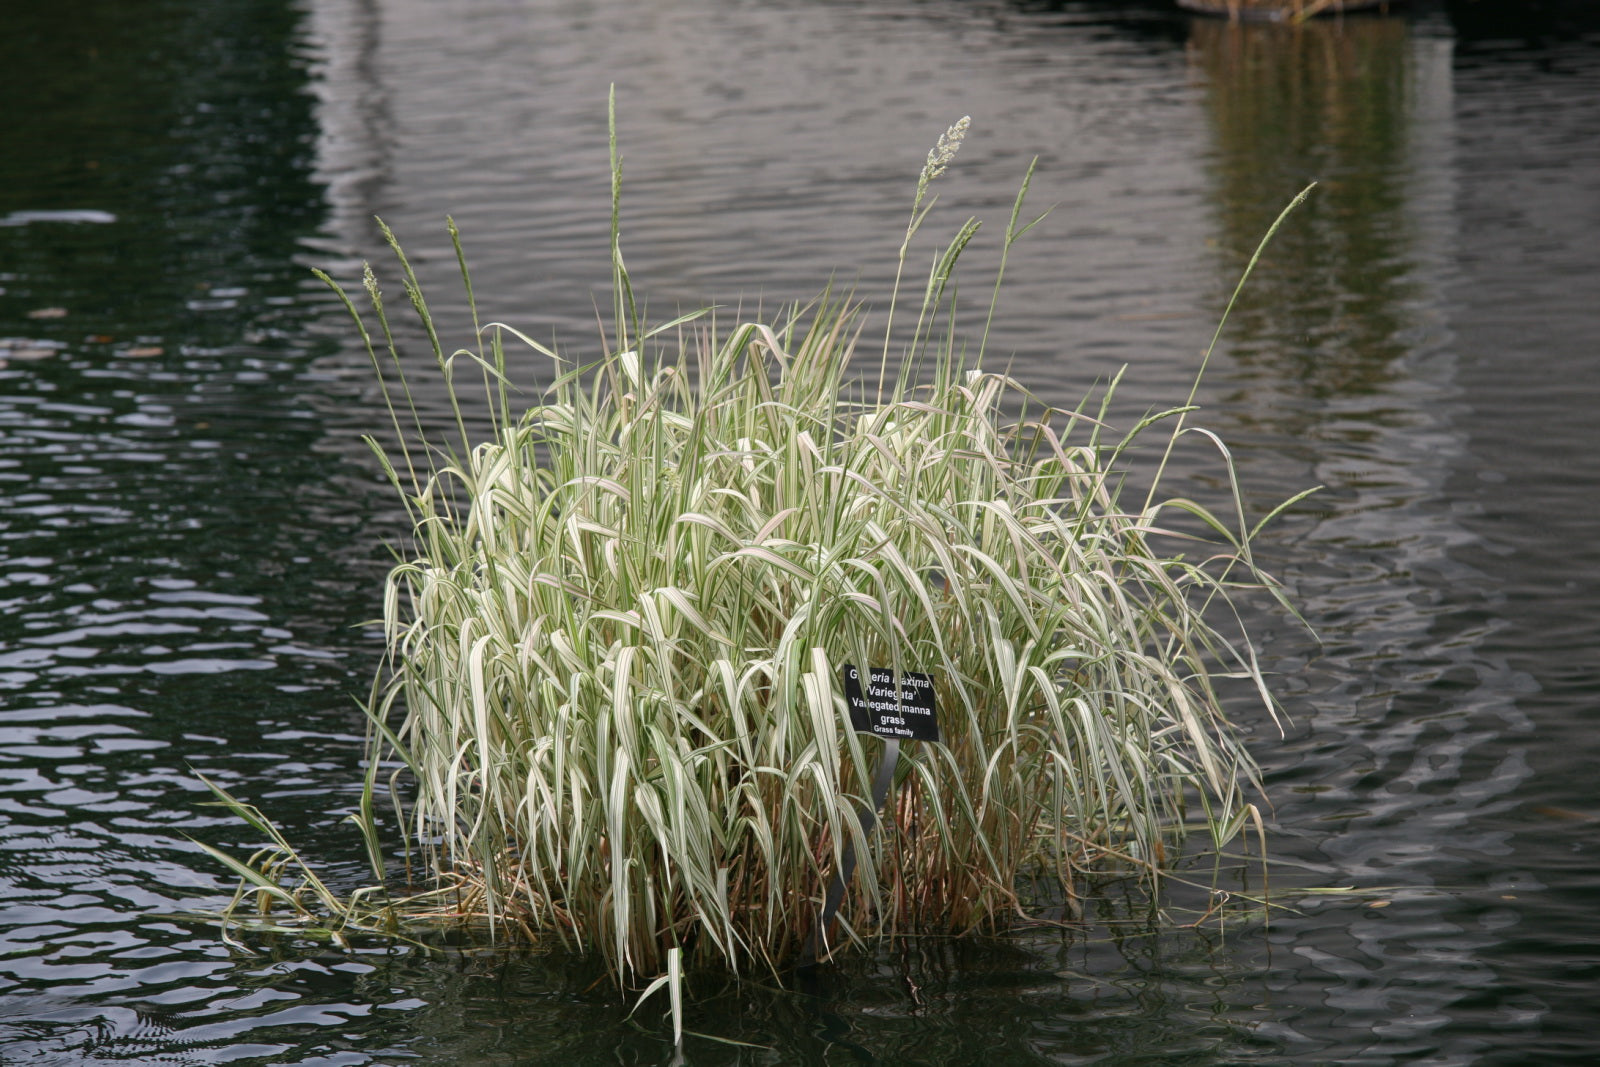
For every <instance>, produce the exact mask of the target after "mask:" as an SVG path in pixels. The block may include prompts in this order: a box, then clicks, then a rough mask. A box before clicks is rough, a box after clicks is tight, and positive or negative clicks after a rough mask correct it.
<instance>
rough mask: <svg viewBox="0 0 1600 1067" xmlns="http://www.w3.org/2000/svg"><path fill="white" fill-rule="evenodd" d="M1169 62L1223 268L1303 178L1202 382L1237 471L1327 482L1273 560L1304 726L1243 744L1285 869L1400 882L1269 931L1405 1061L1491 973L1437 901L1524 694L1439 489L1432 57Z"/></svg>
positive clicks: (1249, 39) (1221, 36)
mask: <svg viewBox="0 0 1600 1067" xmlns="http://www.w3.org/2000/svg"><path fill="white" fill-rule="evenodd" d="M1189 54H1190V57H1191V62H1192V64H1193V69H1194V71H1195V74H1196V77H1197V79H1199V81H1200V83H1201V85H1202V87H1203V96H1204V100H1205V103H1206V108H1207V114H1208V118H1209V120H1210V122H1211V124H1212V129H1213V135H1214V142H1215V148H1214V151H1213V154H1212V165H1211V171H1212V174H1213V177H1214V189H1215V196H1216V205H1217V207H1216V219H1217V245H1218V250H1219V254H1220V257H1221V258H1222V260H1223V262H1224V263H1225V264H1226V266H1227V268H1228V269H1227V270H1226V271H1224V272H1223V276H1227V275H1228V274H1234V275H1236V274H1237V272H1238V271H1239V270H1241V269H1242V268H1243V266H1244V264H1245V263H1246V262H1247V261H1248V259H1249V257H1250V255H1251V254H1252V252H1253V250H1254V248H1255V245H1256V242H1257V240H1258V239H1259V235H1260V234H1261V232H1262V231H1263V230H1264V229H1265V226H1266V224H1267V222H1268V221H1270V219H1271V217H1272V216H1273V214H1274V213H1275V212H1276V211H1277V209H1278V207H1279V206H1280V205H1281V204H1282V203H1283V202H1284V201H1285V200H1286V199H1287V196H1288V195H1289V193H1290V192H1292V191H1293V189H1294V188H1296V187H1297V186H1299V185H1302V184H1304V183H1305V181H1306V180H1308V179H1312V178H1315V179H1317V180H1318V181H1319V182H1320V184H1319V186H1318V188H1317V189H1316V190H1315V191H1314V192H1313V194H1312V196H1311V198H1310V199H1309V200H1308V201H1307V203H1306V204H1305V205H1304V206H1303V207H1302V208H1301V209H1300V210H1299V211H1298V212H1297V214H1296V215H1295V216H1294V217H1292V218H1291V219H1290V221H1289V222H1288V224H1287V225H1286V226H1285V228H1284V229H1283V230H1282V231H1281V232H1280V233H1279V235H1278V237H1277V239H1276V240H1275V242H1274V244H1273V246H1272V247H1271V248H1270V249H1269V250H1268V252H1267V254H1266V255H1265V256H1264V257H1263V260H1262V264H1261V268H1260V273H1258V274H1257V275H1256V276H1255V277H1254V278H1253V279H1252V283H1251V290H1250V292H1249V293H1248V295H1247V296H1246V298H1245V300H1244V301H1243V302H1242V304H1241V306H1240V307H1239V308H1238V309H1237V310H1236V312H1235V317H1234V319H1233V320H1232V321H1230V323H1229V348H1228V364H1227V367H1226V370H1225V372H1224V377H1225V379H1226V385H1225V386H1223V388H1224V390H1225V392H1226V395H1225V399H1224V401H1223V405H1224V408H1225V410H1226V411H1227V413H1228V415H1229V417H1230V418H1231V419H1234V420H1237V422H1238V425H1239V427H1240V432H1239V433H1238V434H1230V435H1229V437H1230V439H1231V440H1234V441H1236V442H1245V443H1247V444H1253V445H1255V446H1256V447H1254V448H1249V449H1248V451H1247V454H1246V456H1245V457H1244V464H1245V467H1246V469H1247V472H1249V473H1250V474H1253V476H1255V477H1262V476H1263V475H1265V476H1266V478H1267V480H1268V481H1269V482H1271V483H1273V484H1280V485H1281V484H1283V483H1284V481H1285V480H1286V479H1287V478H1289V477H1290V476H1291V473H1292V472H1293V471H1294V470H1295V469H1296V468H1299V469H1301V470H1303V471H1305V472H1306V473H1307V474H1309V475H1310V478H1308V479H1307V480H1313V479H1314V480H1315V481H1316V482H1320V483H1322V484H1324V485H1325V486H1326V487H1327V488H1326V489H1325V490H1324V492H1323V494H1322V495H1321V497H1320V498H1319V499H1318V500H1317V501H1315V502H1314V503H1313V504H1312V505H1311V507H1310V508H1309V509H1307V510H1306V511H1305V512H1303V513H1302V515H1301V516H1300V517H1299V518H1298V519H1297V520H1293V521H1291V522H1290V523H1289V524H1287V525H1286V526H1285V528H1284V529H1283V530H1282V531H1280V533H1279V534H1278V535H1277V537H1278V541H1277V542H1276V543H1275V544H1274V545H1273V546H1272V547H1271V548H1270V549H1269V551H1271V552H1272V553H1273V554H1275V555H1276V556H1277V557H1278V558H1279V560H1280V561H1281V569H1282V570H1283V571H1284V572H1285V574H1286V575H1287V576H1288V578H1289V580H1290V582H1291V584H1292V585H1293V586H1294V587H1295V590H1296V599H1297V600H1298V601H1299V602H1300V603H1301V604H1304V605H1305V606H1306V609H1307V614H1308V616H1309V617H1311V618H1312V619H1314V620H1315V621H1316V625H1317V627H1318V630H1319V631H1320V633H1321V636H1322V638H1323V641H1324V644H1323V645H1322V647H1321V648H1320V650H1315V651H1314V650H1312V649H1311V648H1310V647H1308V646H1307V645H1306V644H1305V643H1304V642H1301V641H1297V640H1296V639H1295V638H1293V637H1292V636H1289V635H1283V636H1281V637H1279V638H1278V639H1277V640H1275V641H1273V642H1272V643H1271V645H1270V646H1269V647H1270V650H1271V652H1272V653H1273V654H1275V655H1277V656H1280V657H1282V659H1281V660H1280V662H1279V664H1278V666H1279V669H1281V670H1283V671H1284V673H1285V685H1286V687H1287V688H1288V689H1289V691H1290V692H1291V694H1293V699H1294V700H1295V701H1296V702H1297V707H1296V708H1295V710H1296V711H1297V712H1298V716H1299V724H1298V729H1297V730H1296V732H1295V733H1293V734H1291V736H1290V737H1289V738H1288V739H1287V741H1286V743H1285V744H1283V745H1282V746H1276V747H1274V746H1270V745H1269V746H1263V747H1264V749H1266V750H1267V751H1266V755H1265V757H1264V758H1265V759H1266V760H1267V762H1268V765H1269V781H1270V783H1271V785H1270V791H1271V792H1272V793H1273V795H1274V797H1275V800H1276V805H1277V816H1278V819H1279V823H1280V826H1281V827H1282V828H1283V831H1284V833H1285V835H1286V836H1287V838H1288V841H1289V846H1288V847H1289V851H1290V853H1291V854H1292V855H1294V856H1297V857H1303V858H1304V859H1305V860H1306V861H1307V863H1308V867H1307V869H1306V871H1304V872H1302V874H1301V877H1302V878H1304V877H1320V878H1323V879H1326V880H1327V881H1328V883H1329V884H1339V885H1357V886H1391V887H1397V889H1399V887H1410V888H1409V889H1400V890H1399V891H1400V894H1401V895H1400V896H1398V897H1393V898H1392V899H1391V898H1388V897H1386V898H1385V899H1384V900H1383V901H1381V902H1380V903H1383V904H1393V907H1392V908H1391V909H1389V910H1384V911H1381V912H1373V911H1371V910H1362V908H1361V907H1359V906H1358V905H1357V904H1355V903H1350V904H1346V905H1344V906H1342V907H1341V906H1338V905H1334V906H1333V907H1331V908H1330V907H1329V906H1327V905H1326V904H1323V905H1320V906H1318V907H1317V908H1316V912H1317V914H1316V917H1315V918H1314V919H1313V918H1311V917H1309V916H1308V917H1306V918H1304V919H1300V918H1291V919H1289V920H1288V921H1287V922H1285V923H1284V924H1283V925H1282V926H1281V927H1280V929H1279V932H1278V933H1277V935H1275V937H1276V940H1277V941H1278V942H1279V943H1280V944H1284V945H1286V946H1288V947H1289V948H1290V950H1291V951H1292V952H1293V953H1294V955H1295V956H1297V957H1298V959H1299V962H1298V964H1297V966H1296V967H1295V968H1294V974H1295V978H1294V979H1293V980H1294V981H1295V982H1297V983H1300V984H1301V986H1302V988H1304V987H1305V986H1306V985H1307V984H1311V985H1320V986H1321V988H1322V994H1321V996H1322V1002H1323V1004H1324V1005H1325V1006H1326V1007H1327V1008H1329V1009H1332V1010H1335V1011H1337V1012H1338V1013H1339V1014H1340V1015H1341V1016H1342V1017H1344V1018H1346V1019H1349V1020H1352V1021H1356V1020H1359V1025H1361V1026H1363V1027H1366V1026H1370V1027H1371V1028H1372V1029H1373V1031H1374V1034H1375V1037H1374V1041H1375V1043H1376V1044H1378V1045H1379V1046H1382V1047H1384V1048H1385V1049H1386V1050H1392V1053H1393V1054H1405V1050H1407V1049H1411V1050H1413V1052H1418V1053H1420V1051H1421V1050H1423V1049H1426V1048H1430V1047H1436V1046H1434V1044H1433V1043H1434V1041H1435V1038H1434V1037H1432V1036H1431V1035H1432V1032H1433V1031H1434V1030H1437V1029H1438V1028H1440V1027H1443V1026H1445V1025H1446V1024H1447V1022H1449V1020H1450V1019H1451V1017H1452V1013H1453V1012H1454V1011H1455V1010H1456V1008H1455V1007H1454V1005H1456V1004H1458V1003H1459V1002H1461V1001H1462V1000H1466V999H1470V998H1471V997H1472V996H1473V994H1472V993H1471V992H1469V991H1471V990H1480V991H1481V990H1485V989H1488V988H1490V987H1492V986H1493V985H1494V984H1495V981H1496V977H1495V975H1494V973H1493V972H1492V970H1490V969H1489V968H1488V967H1486V966H1485V965H1484V964H1483V963H1482V962H1481V961H1480V960H1479V959H1478V954H1479V953H1480V952H1481V951H1482V950H1483V949H1484V948H1486V947H1488V946H1489V945H1491V944H1493V942H1494V938H1493V937H1491V936H1487V935H1486V934H1485V932H1484V931H1483V930H1482V928H1481V926H1480V925H1479V924H1478V923H1477V922H1476V921H1475V919H1474V918H1472V916H1473V913H1474V911H1475V909H1476V908H1477V907H1478V906H1479V904H1478V903H1477V902H1474V903H1473V904H1471V905H1466V906H1462V905H1458V904H1453V902H1452V896H1453V894H1455V893H1458V892H1467V893H1469V894H1484V895H1485V896H1486V895H1487V894H1485V893H1484V889H1483V888H1480V887H1477V886H1473V888H1472V889H1471V890H1468V889H1466V887H1467V886H1472V885H1473V883H1474V882H1475V878H1474V874H1475V870H1476V867H1477V865H1478V864H1480V863H1482V862H1483V861H1484V860H1486V859H1488V858H1489V857H1495V856H1502V855H1504V854H1505V853H1506V852H1507V851H1508V842H1507V840H1506V838H1505V835H1504V834H1503V833H1500V832H1498V831H1495V830H1490V829H1482V828H1480V829H1477V830H1474V829H1473V827H1474V826H1475V825H1476V826H1479V827H1481V826H1482V823H1481V820H1483V819H1484V818H1485V817H1487V816H1492V815H1494V814H1496V813H1499V812H1503V811H1505V810H1506V809H1507V808H1508V807H1510V806H1511V804H1512V801H1511V800H1510V799H1509V798H1510V796H1511V795H1512V794H1513V793H1514V791H1515V790H1516V789H1517V788H1518V787H1519V785H1520V784H1521V783H1522V782H1523V781H1524V780H1525V779H1526V777H1527V775H1528V773H1529V769H1528V765H1527V762H1526V759H1525V756H1524V752H1523V746H1524V744H1525V741H1524V740H1523V739H1522V737H1521V736H1520V735H1521V734H1523V733H1525V732H1526V730H1527V729H1528V723H1527V720H1526V718H1525V716H1524V715H1522V713H1521V712H1520V711H1519V710H1518V709H1517V707H1516V705H1515V703H1514V699H1513V694H1515V693H1516V692H1517V691H1519V690H1524V691H1525V690H1526V689H1527V688H1528V687H1529V680H1528V679H1527V678H1526V676H1525V675H1520V674H1518V673H1517V672H1516V671H1514V670H1513V669H1512V668H1511V667H1510V666H1509V665H1508V664H1507V663H1506V661H1505V660H1504V658H1503V657H1501V656H1498V655H1496V654H1495V653H1493V652H1492V651H1490V650H1489V647H1488V645H1489V643H1490V638H1491V637H1492V635H1493V633H1494V632H1495V630H1496V629H1497V628H1498V627H1499V626H1500V625H1502V624H1501V623H1500V622H1498V621H1497V615H1498V606H1499V602H1500V600H1501V599H1502V597H1501V594H1500V593H1499V592H1498V590H1496V589H1495V587H1494V586H1493V584H1492V583H1491V582H1489V581H1488V580H1487V578H1486V576H1485V575H1484V574H1483V573H1482V572H1481V571H1479V570H1477V569H1476V568H1474V567H1473V566H1470V565H1468V564H1467V563H1464V562H1462V561H1461V559H1460V558H1459V552H1460V550H1462V549H1463V548H1465V547H1467V546H1469V545H1471V544H1472V543H1473V542H1474V541H1475V537H1474V535H1473V534H1472V533H1471V532H1470V531H1469V530H1468V529H1467V528H1466V527H1464V526H1463V525H1462V523H1461V522H1460V516H1459V515H1458V514H1457V512H1456V509H1455V508H1454V507H1453V506H1452V504H1451V501H1450V497H1449V493H1448V489H1447V487H1448V485H1449V483H1450V482H1451V480H1452V479H1453V477H1454V475H1455V472H1456V471H1457V470H1458V469H1459V468H1460V466H1461V465H1462V464H1463V463H1465V462H1466V433H1465V431H1464V430H1463V429H1462V427H1461V426H1460V425H1459V424H1458V417H1459V415H1460V412H1461V410H1462V405H1461V399H1460V398H1461V388H1460V386H1459V385H1458V384H1457V382H1456V380H1455V373H1456V354H1455V351H1454V341H1455V339H1454V337H1453V336H1452V335H1451V333H1450V332H1449V329H1448V324H1447V316H1446V313H1445V308H1446V306H1447V295H1446V288H1445V285H1446V281H1447V279H1448V277H1449V272H1450V266H1449V264H1450V262H1451V260H1452V257H1453V255H1454V246H1455V240H1456V233H1455V226H1456V221H1455V219H1456V215H1455V210H1454V208H1455V205H1454V202H1453V189H1452V177H1451V174H1452V167H1453V162H1454V160H1453V150H1452V147H1451V138H1452V130H1451V126H1450V115H1451V105H1452V100H1451V95H1450V92H1451V90H1450V86H1451V71H1450V66H1449V62H1450V57H1449V50H1448V44H1447V42H1445V41H1443V40H1441V39H1439V38H1436V37H1434V36H1432V35H1430V34H1429V33H1428V32H1427V29H1426V27H1425V26H1424V27H1422V28H1421V29H1419V28H1417V27H1415V26H1413V24H1410V23H1407V22H1405V21H1402V20H1399V19H1378V18H1374V19H1351V20H1349V21H1346V22H1339V23H1332V24H1325V25H1313V26H1304V27H1297V28H1295V27H1270V26H1237V25H1226V24H1220V23H1210V22H1196V23H1195V24H1194V26H1193V29H1192V36H1191V39H1190V45H1189ZM1226 295H1227V294H1226V292H1220V293H1219V296H1218V297H1217V300H1218V302H1219V306H1220V304H1221V303H1222V302H1224V301H1225V300H1226ZM1269 441H1270V442H1274V444H1272V445H1269V444H1268V442H1269ZM1296 839H1298V840H1296ZM1290 877H1291V879H1292V878H1293V877H1294V876H1292V875H1291V876H1290ZM1299 884H1305V882H1303V881H1302V882H1300V883H1299ZM1428 886H1442V887H1449V888H1448V891H1447V892H1445V893H1443V894H1437V893H1428V892H1426V891H1423V887H1428ZM1419 892H1420V893H1421V895H1420V896H1418V895H1416V894H1418V893H1419ZM1403 900H1408V902H1406V903H1402V901H1403ZM1423 916H1426V917H1427V919H1426V920H1423ZM1511 921H1515V920H1514V919H1512V920H1511ZM1330 923H1333V924H1335V925H1336V926H1337V928H1338V929H1337V931H1334V930H1330V929H1329V928H1328V925H1329V924H1330ZM1314 976H1315V977H1314ZM1285 977H1286V978H1287V975H1285ZM1527 1022H1528V1020H1527V1019H1524V1020H1523V1021H1522V1025H1526V1024H1527ZM1289 1025H1291V1026H1292V1025H1293V1024H1292V1023H1290V1024H1289ZM1470 1051H1471V1049H1470V1047H1466V1046H1463V1047H1457V1048H1452V1049H1450V1050H1449V1054H1450V1055H1456V1056H1459V1055H1466V1054H1470Z"/></svg>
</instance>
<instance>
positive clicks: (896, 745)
mask: <svg viewBox="0 0 1600 1067" xmlns="http://www.w3.org/2000/svg"><path fill="white" fill-rule="evenodd" d="M899 762H900V739H899V738H898V737H891V738H889V739H888V740H887V741H885V742H884V746H883V759H882V761H881V762H879V764H878V773H877V776H876V777H874V778H873V779H872V807H870V808H866V809H864V810H863V811H862V812H861V834H862V836H863V837H864V836H866V835H867V834H870V833H872V830H873V828H874V827H876V826H877V825H878V812H879V810H881V809H882V808H883V802H884V801H885V800H887V799H888V797H889V786H890V784H891V783H892V782H893V781H894V770H895V767H896V765H898V764H899ZM855 873H856V840H855V838H854V837H852V838H850V840H849V841H848V842H847V843H846V844H845V846H844V856H843V858H842V860H841V862H840V864H839V869H838V870H837V871H835V872H834V873H833V884H832V885H830V886H829V887H828V899H827V900H826V901H825V902H824V903H823V905H822V917H821V918H820V919H818V920H817V928H816V930H814V931H813V932H812V934H811V949H810V958H811V959H819V958H821V957H822V954H823V949H825V948H826V947H827V937H828V927H830V926H832V925H833V918H834V916H835V915H837V914H838V913H839V905H841V904H843V903H844V891H845V887H846V886H848V885H849V884H850V878H851V876H852V875H854V874H855Z"/></svg>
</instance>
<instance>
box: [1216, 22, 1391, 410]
mask: <svg viewBox="0 0 1600 1067" xmlns="http://www.w3.org/2000/svg"><path fill="white" fill-rule="evenodd" d="M1409 45H1410V41H1409V36H1408V33H1407V30H1406V24H1405V23H1404V22H1403V21H1401V20H1399V19H1378V18H1374V19H1352V20H1350V21H1348V22H1340V23H1335V24H1318V25H1307V26H1299V27H1287V26H1264V25H1250V26H1241V25H1230V24H1228V23H1222V22H1204V21H1199V20H1196V22H1195V23H1194V26H1193V31H1192V34H1191V36H1190V43H1189V55H1190V63H1191V66H1192V68H1193V69H1194V71H1195V72H1196V73H1197V75H1198V76H1199V77H1201V78H1202V79H1203V80H1204V82H1205V99H1206V102H1207V107H1208V110H1209V112H1210V115H1211V118H1212V125H1213V128H1214V129H1215V132H1216V152H1215V156H1214V158H1213V162H1212V169H1213V172H1214V173H1215V175H1216V189H1217V214H1218V228H1219V234H1218V239H1219V242H1220V244H1221V246H1222V250H1223V254H1224V255H1225V256H1226V257H1227V259H1228V262H1227V264H1226V265H1225V266H1224V268H1223V269H1222V270H1221V271H1219V276H1227V275H1229V274H1230V273H1234V272H1236V270H1237V267H1238V265H1239V264H1242V263H1244V262H1245V261H1246V260H1247V259H1248V258H1249V256H1250V254H1251V252H1252V251H1253V250H1254V249H1255V247H1256V239H1257V237H1258V236H1259V235H1260V233H1261V230H1262V228H1263V227H1264V226H1265V224H1266V223H1267V222H1268V221H1270V219H1271V218H1272V216H1273V214H1274V212H1276V210H1277V208H1278V206H1279V205H1281V204H1282V202H1283V199H1284V197H1285V195H1287V193H1286V191H1290V190H1293V189H1296V188H1299V187H1300V186H1302V185H1304V184H1305V182H1306V181H1307V179H1316V180H1318V181H1319V182H1320V186H1319V189H1318V192H1317V195H1316V196H1314V197H1312V198H1311V199H1310V200H1309V201H1307V203H1306V204H1305V205H1304V207H1303V208H1302V209H1301V212H1300V214H1299V216H1298V218H1297V220H1296V224H1295V226H1294V227H1292V228H1291V229H1290V230H1288V231H1285V232H1284V233H1283V234H1281V235H1279V238H1278V240H1277V241H1276V242H1275V244H1274V246H1273V248H1272V250H1271V252H1270V255H1271V262H1272V267H1273V269H1272V271H1270V272H1269V274H1270V277H1264V278H1262V279H1261V282H1260V284H1258V285H1255V286H1252V288H1251V290H1250V291H1249V292H1248V293H1246V294H1245V296H1244V298H1243V299H1241V301H1240V304H1239V306H1238V307H1237V308H1236V309H1235V312H1234V315H1235V316H1236V318H1235V321H1234V328H1235V329H1236V330H1237V333H1236V341H1235V343H1234V351H1235V352H1236V353H1237V354H1238V356H1239V358H1240V359H1241V360H1242V361H1245V362H1259V361H1267V362H1269V363H1270V364H1271V365H1272V366H1273V367H1275V368H1276V369H1277V370H1278V371H1279V372H1280V373H1281V374H1282V375H1283V376H1284V377H1285V378H1286V379H1287V380H1290V381H1295V382H1303V383H1304V385H1303V386H1299V388H1301V389H1304V390H1305V391H1307V392H1310V393H1312V394H1314V395H1318V396H1328V395H1334V394H1346V393H1352V392H1366V391H1370V390H1372V389H1373V388H1375V387H1377V386H1379V385H1380V384H1381V383H1382V382H1384V381H1385V380H1387V379H1388V377H1389V374H1390V372H1389V364H1390V363H1391V361H1392V360H1394V359H1395V358H1396V357H1397V356H1399V355H1400V354H1401V353H1402V352H1403V351H1404V350H1405V348H1406V345H1405V343H1404V341H1403V339H1402V336H1401V335H1402V329H1403V310H1402V305H1403V304H1404V303H1405V302H1406V301H1407V299H1408V298H1409V297H1410V296H1411V295H1412V294H1411V286H1410V284H1409V282H1408V280H1407V279H1408V275H1409V274H1410V273H1411V270H1412V264H1411V262H1410V259H1409V252H1410V235H1409V234H1408V233H1407V231H1406V225H1405V221H1404V205H1405V198H1406V189H1405V187H1404V185H1403V184H1402V180H1401V176H1402V175H1404V173H1405V167H1404V165H1403V163H1404V156H1405V153H1406V149H1407V142H1408V135H1409V132H1410V131H1409V127H1410V123H1409V111H1410V100H1411V93H1410V78H1409V63H1408V49H1409Z"/></svg>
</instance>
